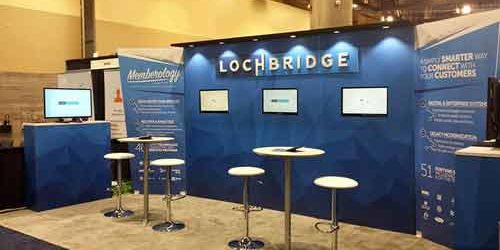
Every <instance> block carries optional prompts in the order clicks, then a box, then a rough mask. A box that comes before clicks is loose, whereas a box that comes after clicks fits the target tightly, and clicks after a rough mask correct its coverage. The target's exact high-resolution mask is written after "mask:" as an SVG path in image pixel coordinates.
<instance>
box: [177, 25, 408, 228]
mask: <svg viewBox="0 0 500 250" xmlns="http://www.w3.org/2000/svg"><path fill="white" fill-rule="evenodd" d="M339 42H342V43H347V44H350V45H352V46H355V47H357V48H359V64H360V65H359V73H340V74H314V75H313V74H310V75H289V76H263V77H252V76H238V75H226V76H223V75H218V74H216V69H217V67H218V65H217V61H218V58H219V57H220V56H221V55H223V54H224V53H234V54H236V55H241V56H244V55H251V54H252V53H255V52H256V51H262V50H264V51H267V52H269V53H272V54H279V53H287V52H288V53H294V52H297V51H298V52H297V53H300V52H301V51H304V50H309V51H319V50H328V49H330V48H331V47H332V46H333V45H334V44H338V43H339ZM413 43H414V28H413V27H402V28H393V29H388V30H369V31H358V32H352V33H345V34H337V35H335V34H324V35H316V36H307V37H301V38H295V39H275V40H269V41H261V42H248V43H239V44H228V45H207V46H202V47H196V48H190V49H187V50H186V52H185V66H186V69H185V88H186V92H185V94H186V126H187V127H186V130H187V131H186V133H187V145H190V147H189V149H188V152H187V164H188V166H187V167H188V171H187V178H188V193H190V194H191V195H195V196H202V197H209V198H214V199H221V200H228V201H237V202H239V201H240V199H241V180H240V178H235V177H230V176H228V175H227V173H226V171H227V169H229V168H230V167H232V166H240V165H246V164H252V165H257V166H262V167H263V168H265V169H266V171H267V172H266V175H264V176H262V177H260V179H259V180H261V181H262V183H257V182H254V183H252V185H251V191H252V192H253V193H252V194H251V196H252V200H253V201H254V202H255V203H257V204H259V205H263V206H265V207H268V208H273V209H280V210H282V209H283V166H282V165H283V162H282V161H280V160H278V159H266V158H262V157H258V156H256V155H255V154H254V153H252V149H253V148H255V147H261V146H280V145H283V146H291V145H305V146H309V147H315V148H320V149H323V150H325V151H326V154H325V155H324V156H323V157H320V158H314V159H301V160H295V161H294V165H293V180H292V182H293V185H292V186H293V192H292V195H293V212H294V213H299V214H305V215H311V216H319V217H322V218H328V217H329V211H330V205H329V204H330V193H329V192H328V191H326V190H322V189H320V188H318V187H316V186H314V185H313V180H314V179H315V178H317V177H319V176H323V175H343V176H347V177H351V178H354V179H356V180H358V181H359V182H360V186H359V187H358V188H357V189H356V190H352V191H343V192H340V194H339V202H340V208H339V209H340V218H341V220H343V221H346V222H350V223H354V224H359V225H366V226H372V227H378V228H384V229H390V230H395V231H401V232H406V233H415V193H414V186H415V179H414V169H415V168H414V157H413V152H414V146H413V122H414V107H415V101H414V89H415V81H416V80H415V79H416V78H415V51H414V47H413ZM343 86H388V87H389V115H388V116H387V117H364V118H362V117H343V116H342V115H341V111H340V108H341V107H340V102H341V100H340V97H341V96H340V91H341V87H343ZM273 87H275V88H278V87H286V88H290V87H291V88H298V90H299V114H298V115H297V116H293V115H292V116H286V115H283V116H281V115H269V114H262V110H261V89H262V88H273ZM221 88H227V89H229V91H230V92H229V95H230V96H229V99H230V100H229V102H230V103H229V105H230V111H229V113H228V114H206V113H199V101H198V98H199V96H198V95H199V94H198V92H199V90H200V89H221Z"/></svg>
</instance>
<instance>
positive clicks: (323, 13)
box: [311, 0, 353, 29]
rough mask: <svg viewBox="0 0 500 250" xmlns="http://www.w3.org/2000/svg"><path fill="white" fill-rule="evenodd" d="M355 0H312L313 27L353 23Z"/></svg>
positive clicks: (339, 25)
mask: <svg viewBox="0 0 500 250" xmlns="http://www.w3.org/2000/svg"><path fill="white" fill-rule="evenodd" d="M352 1H353V0H311V8H312V14H311V28H312V29H320V28H330V27H341V26H350V25H352Z"/></svg>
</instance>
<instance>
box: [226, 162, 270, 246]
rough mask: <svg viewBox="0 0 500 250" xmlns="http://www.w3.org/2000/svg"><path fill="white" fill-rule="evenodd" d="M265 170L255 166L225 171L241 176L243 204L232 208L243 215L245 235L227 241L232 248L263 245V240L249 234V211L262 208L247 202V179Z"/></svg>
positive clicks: (261, 173)
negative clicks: (255, 238)
mask: <svg viewBox="0 0 500 250" xmlns="http://www.w3.org/2000/svg"><path fill="white" fill-rule="evenodd" d="M265 172H266V171H265V170H264V169H261V168H256V167H235V168H231V169H229V170H228V171H227V173H228V174H229V175H232V176H239V177H243V206H242V207H237V208H233V210H238V211H242V212H243V213H244V215H245V236H244V237H243V238H241V239H238V240H233V241H230V242H229V243H228V246H229V247H231V248H233V249H259V248H263V247H264V242H262V241H259V240H253V239H252V238H250V236H249V213H250V212H255V211H261V210H262V208H259V207H254V206H250V205H249V203H248V179H249V177H251V176H258V175H263V174H264V173H265Z"/></svg>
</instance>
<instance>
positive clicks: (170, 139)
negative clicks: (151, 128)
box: [118, 136, 174, 143]
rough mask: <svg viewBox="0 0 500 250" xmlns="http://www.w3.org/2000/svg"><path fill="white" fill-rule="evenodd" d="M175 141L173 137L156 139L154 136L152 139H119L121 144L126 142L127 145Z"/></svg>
mask: <svg viewBox="0 0 500 250" xmlns="http://www.w3.org/2000/svg"><path fill="white" fill-rule="evenodd" d="M173 140H174V138H172V137H154V136H153V137H152V138H151V139H139V137H130V138H121V139H118V141H119V142H125V143H160V142H167V141H173Z"/></svg>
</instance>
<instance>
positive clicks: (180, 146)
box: [119, 49, 186, 194]
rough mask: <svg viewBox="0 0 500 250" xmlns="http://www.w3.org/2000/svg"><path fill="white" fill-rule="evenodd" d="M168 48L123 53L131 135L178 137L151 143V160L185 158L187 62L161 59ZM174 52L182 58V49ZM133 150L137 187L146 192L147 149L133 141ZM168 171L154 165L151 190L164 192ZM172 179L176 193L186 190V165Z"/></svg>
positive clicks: (133, 170)
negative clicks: (183, 63)
mask: <svg viewBox="0 0 500 250" xmlns="http://www.w3.org/2000/svg"><path fill="white" fill-rule="evenodd" d="M165 50H169V49H157V50H148V51H149V55H148V56H144V55H142V54H143V53H134V50H131V51H127V52H123V53H119V60H120V61H119V62H120V74H121V82H122V90H123V98H124V104H125V119H126V127H127V134H128V136H129V137H136V136H145V135H151V136H166V137H173V138H175V140H174V141H170V142H166V143H158V144H151V146H150V150H149V152H150V161H153V160H155V159H160V158H178V159H184V158H185V149H186V145H185V130H184V72H183V71H184V66H183V65H182V64H181V63H180V62H174V61H172V60H168V59H166V58H162V59H159V58H158V57H159V56H160V55H164V54H168V53H164V52H165ZM155 52H156V53H155ZM174 52H179V53H180V55H178V56H177V57H178V58H182V50H181V51H174ZM137 54H141V56H138V55H137ZM174 54H175V53H174ZM155 55H158V57H155ZM129 150H130V152H133V153H134V154H135V155H136V158H135V159H134V160H133V164H132V166H131V171H132V175H131V176H132V181H133V187H134V190H136V191H139V192H141V193H142V191H143V171H144V170H143V159H144V150H143V147H142V145H136V144H130V145H129ZM164 171H165V170H163V169H160V168H154V167H151V169H150V175H149V183H150V184H149V185H150V192H151V193H156V194H163V193H164V183H165V173H164ZM172 181H173V182H172V183H173V191H174V192H175V193H182V192H185V190H186V184H185V167H180V168H174V170H173V173H172Z"/></svg>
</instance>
